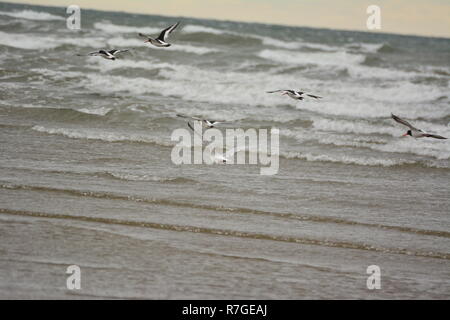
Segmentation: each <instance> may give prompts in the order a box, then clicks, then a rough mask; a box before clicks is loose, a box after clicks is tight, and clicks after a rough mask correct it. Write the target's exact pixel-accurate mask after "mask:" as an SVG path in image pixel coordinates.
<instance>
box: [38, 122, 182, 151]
mask: <svg viewBox="0 0 450 320" xmlns="http://www.w3.org/2000/svg"><path fill="white" fill-rule="evenodd" d="M31 129H32V130H34V131H37V132H42V133H47V134H55V135H62V136H65V137H68V138H72V139H89V140H101V141H106V142H140V143H150V144H155V145H159V146H162V147H172V146H173V145H174V144H173V143H171V142H170V141H165V140H163V139H161V138H156V137H153V136H150V135H146V134H139V133H117V132H107V131H103V130H96V129H91V128H89V129H87V128H80V129H73V128H48V127H43V126H33V127H32V128H31Z"/></svg>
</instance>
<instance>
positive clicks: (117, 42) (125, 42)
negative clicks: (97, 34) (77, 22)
mask: <svg viewBox="0 0 450 320" xmlns="http://www.w3.org/2000/svg"><path fill="white" fill-rule="evenodd" d="M107 43H108V45H109V46H111V47H120V48H125V47H147V49H151V50H164V51H169V52H170V51H183V52H187V53H194V54H199V55H202V54H207V53H211V52H218V51H219V50H217V49H214V48H206V47H202V46H193V45H190V44H181V43H177V44H175V45H172V46H170V47H168V48H158V47H154V46H152V45H148V44H146V43H144V41H142V40H139V39H126V38H123V37H115V38H111V39H108V40H107Z"/></svg>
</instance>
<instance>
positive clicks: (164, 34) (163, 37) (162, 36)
mask: <svg viewBox="0 0 450 320" xmlns="http://www.w3.org/2000/svg"><path fill="white" fill-rule="evenodd" d="M179 24H180V22H177V23H175V24H173V25H171V26H170V27H168V28H166V29H164V30H163V31H161V33H160V35H159V36H158V38H156V39H158V40H161V41H164V42H165V41H166V39H167V37H168V36H169V34H170V33H171V32H172V31H173V30H175V28H176V27H178V25H179Z"/></svg>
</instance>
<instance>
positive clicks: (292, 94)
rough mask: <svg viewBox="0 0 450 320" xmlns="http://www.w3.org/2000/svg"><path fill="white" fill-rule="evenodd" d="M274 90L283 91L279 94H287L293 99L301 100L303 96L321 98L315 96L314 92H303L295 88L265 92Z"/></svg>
mask: <svg viewBox="0 0 450 320" xmlns="http://www.w3.org/2000/svg"><path fill="white" fill-rule="evenodd" d="M275 92H283V93H282V94H281V95H285V94H287V95H288V96H289V97H290V98H292V99H295V100H303V99H304V98H305V96H308V97H311V98H314V99H322V97H319V96H316V95H314V94H309V93H305V92H302V91H295V90H275V91H267V93H275Z"/></svg>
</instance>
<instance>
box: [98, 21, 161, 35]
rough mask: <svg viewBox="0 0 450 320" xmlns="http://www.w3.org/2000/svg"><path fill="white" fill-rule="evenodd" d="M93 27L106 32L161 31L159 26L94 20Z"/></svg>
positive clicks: (146, 32)
mask: <svg viewBox="0 0 450 320" xmlns="http://www.w3.org/2000/svg"><path fill="white" fill-rule="evenodd" d="M94 28H95V29H97V30H100V31H103V32H106V33H114V34H117V33H136V35H137V33H144V34H156V35H158V34H159V33H160V32H161V29H160V28H156V27H131V26H122V25H117V24H112V23H109V22H96V23H94Z"/></svg>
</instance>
